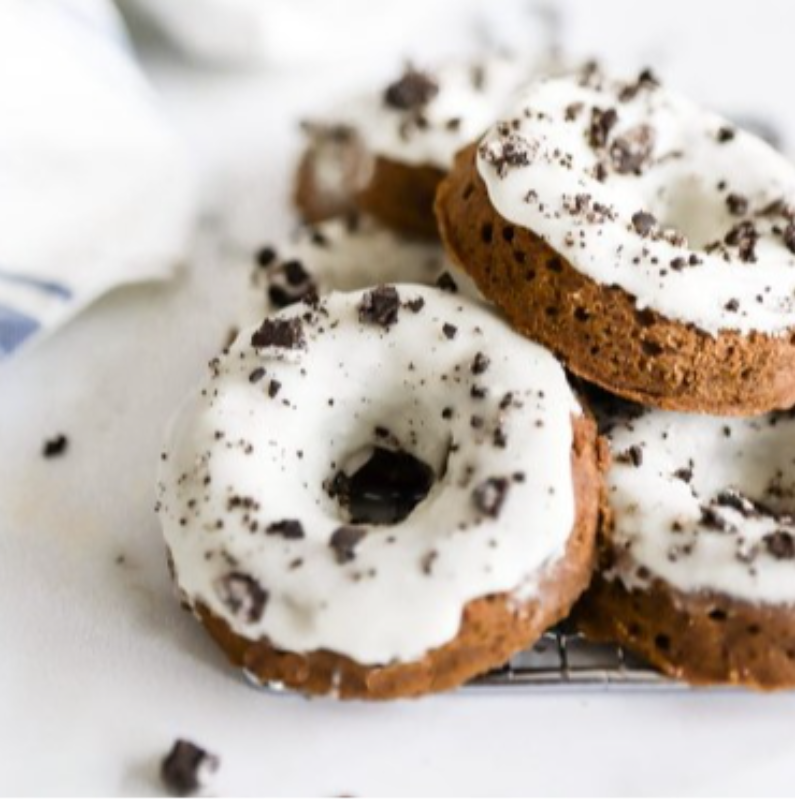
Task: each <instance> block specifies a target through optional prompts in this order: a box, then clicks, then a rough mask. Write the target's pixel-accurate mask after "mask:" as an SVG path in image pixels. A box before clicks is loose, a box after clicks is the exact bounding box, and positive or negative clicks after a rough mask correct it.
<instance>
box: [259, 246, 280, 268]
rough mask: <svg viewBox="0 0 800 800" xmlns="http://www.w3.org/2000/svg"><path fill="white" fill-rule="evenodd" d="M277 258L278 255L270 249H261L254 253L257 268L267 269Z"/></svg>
mask: <svg viewBox="0 0 800 800" xmlns="http://www.w3.org/2000/svg"><path fill="white" fill-rule="evenodd" d="M277 257H278V254H277V253H276V252H275V250H274V249H273V248H272V247H262V248H261V249H260V250H259V251H258V252H257V253H256V264H258V266H259V267H268V266H270V264H272V263H273V262H274V261H275V259H276V258H277Z"/></svg>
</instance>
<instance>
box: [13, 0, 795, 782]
mask: <svg viewBox="0 0 800 800" xmlns="http://www.w3.org/2000/svg"><path fill="white" fill-rule="evenodd" d="M374 1H375V0H374ZM381 5H382V8H384V9H385V12H384V13H385V20H384V24H385V26H386V27H387V29H392V27H393V26H395V21H397V22H396V27H397V29H398V30H402V29H403V26H402V24H401V22H400V20H402V19H403V18H404V14H406V12H405V11H404V8H403V6H404V5H405V6H406V7H415V8H417V9H418V6H419V4H418V3H415V2H414V0H407V2H406V3H405V4H403V3H398V2H385V0H381ZM451 5H452V4H451ZM484 5H486V4H484ZM560 5H561V6H564V7H567V8H568V9H569V10H570V11H571V14H569V15H568V17H567V20H566V34H567V38H566V43H567V45H568V50H569V51H571V52H573V53H576V54H599V55H602V56H605V57H608V58H610V59H611V60H612V61H614V62H615V63H617V64H619V65H621V66H625V65H635V67H636V68H638V67H639V66H642V65H644V64H645V63H649V64H654V65H655V66H656V67H657V68H658V70H659V72H661V73H662V74H663V75H664V76H665V78H666V79H667V80H668V81H669V82H671V83H674V84H676V85H678V86H679V87H681V88H682V89H684V90H685V91H687V92H689V93H691V94H693V95H695V96H696V97H698V98H699V99H700V100H703V101H705V102H709V103H711V104H713V105H715V106H716V107H718V108H720V109H722V110H725V111H730V112H736V113H747V114H752V115H754V116H757V117H764V118H766V119H767V120H769V121H771V122H772V123H773V124H775V125H777V126H778V127H779V128H780V129H781V130H782V131H783V132H784V135H785V137H786V139H787V140H788V141H790V142H793V140H794V99H793V98H794V77H793V75H794V70H793V54H794V39H793V29H794V13H793V4H792V3H791V2H790V0H761V2H742V1H741V0H740V1H738V2H736V1H734V0H692V1H691V2H690V1H689V0H680V1H678V0H671V2H665V3H661V2H655V0H649V1H647V2H645V0H614V1H613V2H612V1H607V2H598V0H580V1H578V0H570V1H567V2H564V3H561V4H560ZM425 6H426V8H427V9H428V10H429V12H430V14H431V17H432V18H433V17H435V12H436V8H437V3H436V2H435V0H427V2H426V3H425ZM488 7H489V8H490V9H492V11H493V13H496V14H500V13H501V12H500V9H503V8H505V6H504V3H503V0H491V2H490V3H488ZM406 16H407V15H406ZM309 24H313V18H311V19H310V20H309ZM341 25H342V30H340V31H336V30H334V31H332V32H331V38H332V40H333V41H335V42H341V47H340V53H338V54H337V53H336V52H334V53H332V54H328V56H329V59H330V58H331V57H332V59H333V60H329V61H327V62H323V63H316V64H313V65H302V64H300V65H298V64H292V65H286V64H283V65H281V64H280V63H279V64H275V65H272V66H270V67H268V68H265V69H263V70H259V71H243V70H241V69H237V70H232V69H227V70H220V69H212V68H211V67H208V66H203V67H197V66H192V65H190V64H189V63H187V62H185V61H180V60H176V59H175V58H174V56H172V55H170V54H169V53H167V52H166V51H165V50H164V49H163V48H159V47H156V46H154V45H147V46H146V47H145V50H144V55H145V58H146V68H147V70H148V72H149V74H150V75H151V77H152V79H153V81H154V83H155V85H156V86H157V88H158V89H159V91H160V92H161V94H162V96H163V102H164V106H165V111H166V113H167V114H168V116H169V117H170V119H171V120H172V122H173V123H174V124H175V126H176V127H177V128H178V130H179V132H180V133H181V135H182V136H183V137H184V138H185V142H186V148H187V152H188V153H189V155H190V156H191V157H192V159H193V160H194V162H195V164H196V169H197V174H198V177H199V185H200V187H201V191H202V197H203V204H204V209H205V211H204V219H205V222H204V225H203V230H202V235H201V236H200V237H199V241H198V244H197V246H196V248H195V252H194V253H191V254H189V255H188V256H187V266H189V267H190V268H188V269H187V270H186V271H185V273H184V275H183V276H182V278H181V279H180V280H179V281H177V282H175V283H173V284H171V285H168V286H141V287H138V288H134V289H128V290H124V291H120V292H117V293H115V294H113V295H112V296H109V297H108V298H106V299H105V300H104V301H102V302H100V303H98V304H97V305H96V306H94V307H93V308H92V309H90V311H89V312H88V313H86V314H85V315H83V316H82V317H81V318H79V319H78V320H76V321H75V322H74V323H72V324H70V325H69V326H68V327H67V328H66V329H64V330H63V331H61V332H60V333H59V334H58V335H57V336H55V337H53V338H52V339H50V340H49V341H46V342H45V343H43V344H42V345H40V346H39V347H37V348H36V349H35V350H33V351H31V352H28V353H25V354H24V355H23V356H21V357H20V358H19V359H17V360H16V361H13V362H11V363H10V364H6V365H4V366H3V367H2V368H0V793H3V794H15V793H20V794H46V793H51V794H52V793H62V794H80V793H86V794H97V793H111V794H155V793H159V792H160V791H161V790H160V786H159V784H158V782H157V777H156V772H157V762H158V758H159V757H160V755H161V754H162V753H163V752H164V751H165V750H166V749H167V748H168V747H169V746H170V744H171V742H172V740H173V739H174V738H175V737H176V736H179V735H183V736H188V737H190V738H192V739H195V740H197V741H198V742H200V743H202V744H204V745H205V746H207V747H208V748H210V749H212V750H214V751H215V752H218V753H219V754H220V755H221V756H222V759H223V766H222V772H221V774H220V776H219V780H218V781H217V784H216V787H215V788H216V792H217V793H219V794H266V795H279V794H284V795H285V794H321V795H328V796H331V795H336V794H341V793H348V794H355V795H368V794H394V795H402V794H433V795H436V794H439V795H455V794H461V795H468V796H477V795H549V796H555V795H584V794H595V795H606V796H614V795H631V794H633V795H641V794H644V795H648V794H649V795H665V794H666V795H669V794H676V795H686V794H691V795H705V796H710V795H725V794H728V795H731V794H735V795H753V796H769V795H788V794H790V793H793V788H794V702H793V700H794V698H793V696H791V695H776V696H768V697H761V696H754V695H746V694H741V693H731V692H721V693H710V692H697V693H691V694H683V693H678V692H675V693H673V692H669V693H665V694H647V693H637V694H615V695H605V694H601V693H580V694H576V693H566V692H560V693H559V692H556V693H548V694H542V693H538V694H530V693H514V694H505V695H500V696H497V695H493V694H486V693H483V694H474V693H468V694H457V695H454V696H449V697H442V698H436V699H430V700H425V701H422V702H415V703H397V704H392V705H380V706H365V705H340V704H336V703H335V702H332V701H314V702H309V701H306V700H302V699H299V698H294V697H280V698H274V697H270V696H266V695H262V694H259V693H257V692H255V691H254V690H251V689H249V688H248V687H246V686H245V685H244V684H243V683H242V682H241V681H240V680H239V678H238V677H237V675H235V674H233V673H232V672H231V671H230V670H229V669H228V668H227V666H226V664H225V663H224V660H223V658H222V657H221V656H220V655H219V654H218V653H217V652H216V650H215V648H214V647H213V646H212V645H211V644H210V643H209V642H208V641H207V640H206V638H205V636H204V635H203V633H202V631H200V630H199V629H198V626H197V625H196V624H195V623H194V622H193V620H192V619H191V618H190V617H188V615H186V614H185V613H184V612H182V611H181V610H180V609H179V608H178V606H177V604H176V602H175V601H174V598H173V596H172V593H171V589H170V586H169V580H168V576H167V572H166V568H165V565H164V558H163V546H162V544H161V541H160V537H159V533H158V527H157V523H156V519H155V516H154V514H153V513H152V504H153V497H152V495H153V472H154V464H155V462H156V457H157V453H158V450H159V445H160V439H161V435H162V430H163V426H164V423H165V420H166V418H167V416H168V415H169V413H170V411H171V410H172V409H173V408H174V406H175V405H176V403H177V402H178V401H179V399H180V398H181V396H182V395H183V394H184V393H185V391H186V390H187V388H188V387H189V386H191V385H192V383H193V382H194V381H195V380H196V379H197V377H198V375H200V374H201V371H202V369H203V365H204V363H205V362H206V361H207V360H208V359H209V358H210V357H211V355H213V353H214V352H215V350H216V349H217V348H218V346H219V344H220V342H221V340H222V339H223V338H224V336H225V333H226V331H227V329H228V326H229V325H230V323H231V320H232V319H233V317H234V315H235V310H236V307H237V303H238V295H240V293H241V291H242V286H243V283H244V277H245V275H246V271H247V265H248V259H249V251H250V249H251V248H252V247H253V246H255V245H256V244H257V243H259V242H262V241H266V240H270V239H274V238H276V237H280V236H282V235H284V234H285V233H286V232H287V230H288V229H289V227H290V226H291V224H292V223H293V218H292V216H291V213H290V210H289V208H288V206H287V203H286V197H287V193H288V181H289V175H290V172H291V169H292V164H293V160H292V159H293V157H294V154H295V151H296V148H297V146H298V137H297V134H296V123H297V119H298V117H299V116H300V115H302V114H304V113H306V112H308V111H313V110H314V109H315V108H319V107H321V106H327V105H328V104H329V103H331V102H333V101H334V100H336V98H337V93H339V95H340V94H341V92H342V91H343V90H345V89H346V88H347V87H349V86H352V85H353V84H354V83H356V82H359V83H362V84H363V83H371V82H374V81H377V80H382V79H383V78H382V76H385V75H387V74H390V73H391V71H392V70H393V69H395V68H396V65H397V63H398V62H399V59H400V57H401V56H403V55H405V54H407V53H409V52H414V51H415V50H417V51H418V50H419V48H420V47H422V45H423V41H422V40H423V39H424V44H425V48H426V49H425V52H431V53H434V52H435V51H437V49H439V48H441V49H442V50H446V49H448V50H449V49H459V48H463V47H468V46H470V41H469V40H467V39H463V40H462V39H460V38H457V37H455V36H454V35H453V36H450V37H448V35H447V26H446V25H442V24H438V26H437V27H435V28H434V31H435V32H436V35H435V36H434V35H430V31H428V33H427V34H426V35H425V36H420V38H419V39H414V40H413V41H409V39H407V38H405V39H403V40H402V41H395V42H394V44H393V46H391V47H390V46H386V47H383V48H382V53H381V54H380V55H376V54H375V53H371V54H370V58H369V60H367V61H359V60H358V59H356V58H345V57H344V56H343V55H341V54H342V53H347V52H350V51H352V50H357V48H355V47H348V42H347V33H346V31H347V19H346V18H344V19H343V20H342V23H341ZM440 32H441V35H439V33H440ZM406 33H407V32H406ZM404 35H405V34H404ZM792 149H793V147H792ZM46 234H47V232H46V231H42V235H43V236H46ZM62 431H63V432H65V433H67V434H68V435H69V437H70V442H71V446H70V450H69V453H68V455H67V456H66V457H65V458H63V459H61V460H56V461H48V462H46V461H44V460H43V459H42V458H41V457H40V450H41V446H42V442H43V440H44V439H45V438H46V437H48V436H51V435H53V434H55V433H58V432H62ZM120 557H122V563H118V561H119V559H120Z"/></svg>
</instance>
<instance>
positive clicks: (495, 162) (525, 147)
mask: <svg viewBox="0 0 800 800" xmlns="http://www.w3.org/2000/svg"><path fill="white" fill-rule="evenodd" d="M533 151H534V147H533V145H532V144H531V143H530V142H529V141H528V140H527V139H524V138H523V137H522V136H520V135H519V134H516V133H512V134H510V135H508V136H506V137H505V138H504V139H502V141H497V140H495V141H492V142H487V143H486V144H484V145H481V148H480V151H479V152H480V156H481V158H482V159H483V160H484V161H486V163H487V164H491V166H493V167H494V169H495V171H496V172H497V174H498V176H499V177H501V178H504V177H505V176H506V175H508V171H509V169H513V168H515V167H526V166H528V164H530V163H531V156H532V155H533Z"/></svg>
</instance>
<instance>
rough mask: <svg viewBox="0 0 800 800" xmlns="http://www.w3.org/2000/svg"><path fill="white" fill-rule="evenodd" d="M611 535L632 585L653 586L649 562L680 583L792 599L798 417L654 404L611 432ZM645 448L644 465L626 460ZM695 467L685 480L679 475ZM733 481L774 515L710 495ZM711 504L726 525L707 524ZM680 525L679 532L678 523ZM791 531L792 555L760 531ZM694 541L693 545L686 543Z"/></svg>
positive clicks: (756, 599) (619, 570)
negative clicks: (684, 410) (783, 554)
mask: <svg viewBox="0 0 800 800" xmlns="http://www.w3.org/2000/svg"><path fill="white" fill-rule="evenodd" d="M609 440H610V445H611V450H612V454H613V456H614V462H613V465H612V467H611V470H610V471H609V474H608V486H609V500H610V503H611V507H612V510H613V513H614V534H613V536H614V542H615V544H616V545H617V546H618V548H619V549H620V551H621V552H627V556H624V557H622V558H620V559H619V561H618V563H617V565H616V567H615V568H614V570H613V573H612V574H614V575H618V576H619V577H621V578H622V579H623V581H624V582H625V583H626V584H627V585H628V586H629V587H631V588H632V587H635V586H639V585H646V584H647V580H648V579H647V576H646V575H645V576H644V577H643V576H642V575H641V574H640V573H639V569H640V568H641V567H645V568H646V570H648V571H649V572H650V573H651V574H652V575H654V576H657V577H659V578H662V579H663V580H665V581H667V582H668V583H670V584H672V585H673V586H675V587H677V588H678V589H680V590H682V591H684V592H688V593H693V592H702V591H714V592H719V593H721V594H725V595H729V596H731V597H734V598H739V599H741V600H745V601H749V602H752V603H775V604H787V603H788V604H794V590H795V584H794V555H793V548H794V418H793V417H789V416H788V415H785V414H784V415H776V416H769V417H759V418H756V419H722V418H713V417H705V416H693V415H682V414H676V413H671V412H666V411H649V412H647V413H646V414H645V415H644V416H643V417H641V418H639V419H636V420H633V421H632V422H627V423H622V424H618V425H616V426H615V427H614V428H613V429H612V431H611V433H610V435H609ZM631 447H641V454H642V463H641V465H640V466H638V467H637V466H635V465H634V464H631V463H626V462H628V461H629V460H630V459H629V457H626V454H627V453H628V452H629V448H631ZM687 468H688V469H689V470H690V471H691V473H692V474H691V477H690V478H689V480H688V481H687V480H686V479H685V478H686V477H688V473H687V474H685V475H684V479H682V478H681V477H680V475H676V473H677V472H678V471H679V470H685V469H687ZM729 489H734V490H736V491H738V492H740V493H741V494H742V495H743V496H745V497H747V498H749V499H750V500H754V501H757V502H758V503H763V504H765V505H766V506H768V508H769V509H770V511H771V512H773V513H774V514H775V515H777V517H782V516H785V517H786V518H784V519H777V518H775V517H774V516H772V515H770V514H758V513H756V514H754V515H753V516H752V517H749V518H748V517H747V516H745V515H743V514H742V513H741V512H740V511H739V510H736V509H734V508H730V507H726V506H725V505H724V504H723V505H719V504H716V503H715V502H714V498H716V497H718V495H719V494H720V492H724V491H726V490H729ZM703 508H711V509H712V510H713V512H714V513H716V514H718V515H719V516H720V518H721V519H722V520H724V522H725V523H726V525H727V526H729V530H728V531H727V532H723V531H721V530H719V529H718V528H715V527H714V526H713V525H712V526H709V525H708V524H704V523H703V522H702V517H703ZM676 525H677V527H678V528H679V530H676V529H675V527H676ZM779 530H780V531H784V532H785V533H786V534H788V535H790V536H791V543H792V544H791V547H792V556H791V558H783V559H781V558H777V557H776V556H775V555H773V554H771V553H770V552H769V549H768V548H767V546H766V542H765V541H764V537H765V536H768V535H770V534H772V533H774V532H775V531H779ZM686 547H688V548H689V552H686V551H685V550H684V548H686Z"/></svg>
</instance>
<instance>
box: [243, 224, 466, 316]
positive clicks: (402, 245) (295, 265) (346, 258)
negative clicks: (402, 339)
mask: <svg viewBox="0 0 800 800" xmlns="http://www.w3.org/2000/svg"><path fill="white" fill-rule="evenodd" d="M384 283H416V284H422V285H426V286H433V285H436V284H441V285H442V286H444V287H447V288H449V289H450V290H452V291H454V292H460V293H461V294H463V295H466V296H468V297H471V298H472V299H474V300H482V298H481V297H480V294H479V293H478V291H477V289H476V288H475V286H474V284H473V283H472V281H470V280H469V278H468V277H467V276H466V275H465V274H464V273H462V272H461V271H460V270H454V269H453V267H452V265H451V264H449V262H448V261H447V259H446V258H445V254H444V251H443V249H442V247H441V245H439V244H437V243H434V242H427V241H422V240H418V239H408V238H406V237H402V236H400V235H398V234H397V233H395V232H393V231H391V230H390V229H388V228H386V227H385V226H383V225H381V224H380V223H379V222H377V220H375V219H374V218H372V217H369V216H367V215H365V214H359V213H357V212H354V213H351V214H348V215H346V216H344V217H337V218H334V219H329V220H326V221H324V222H321V223H319V224H317V225H305V226H303V227H301V228H299V229H298V230H297V231H296V232H295V234H294V235H293V236H292V237H291V238H290V239H289V241H287V242H286V243H284V244H282V245H280V246H278V247H273V246H271V245H267V246H264V247H261V248H259V249H258V252H257V253H256V257H255V259H254V264H253V269H252V271H251V273H250V281H249V287H248V289H249V290H248V291H247V292H246V294H245V299H244V303H243V306H242V309H241V313H240V315H239V317H240V318H239V319H238V320H237V329H238V328H243V327H248V326H250V325H253V324H255V323H256V322H259V321H261V320H263V319H264V317H265V316H267V315H268V314H271V313H274V312H275V311H279V310H280V309H282V308H285V307H286V306H288V305H292V304H293V303H296V302H299V301H300V300H302V299H303V298H304V297H306V296H308V295H311V294H319V295H322V294H328V293H330V292H333V291H338V292H352V291H355V290H357V289H366V288H368V287H370V286H375V285H379V284H384Z"/></svg>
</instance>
